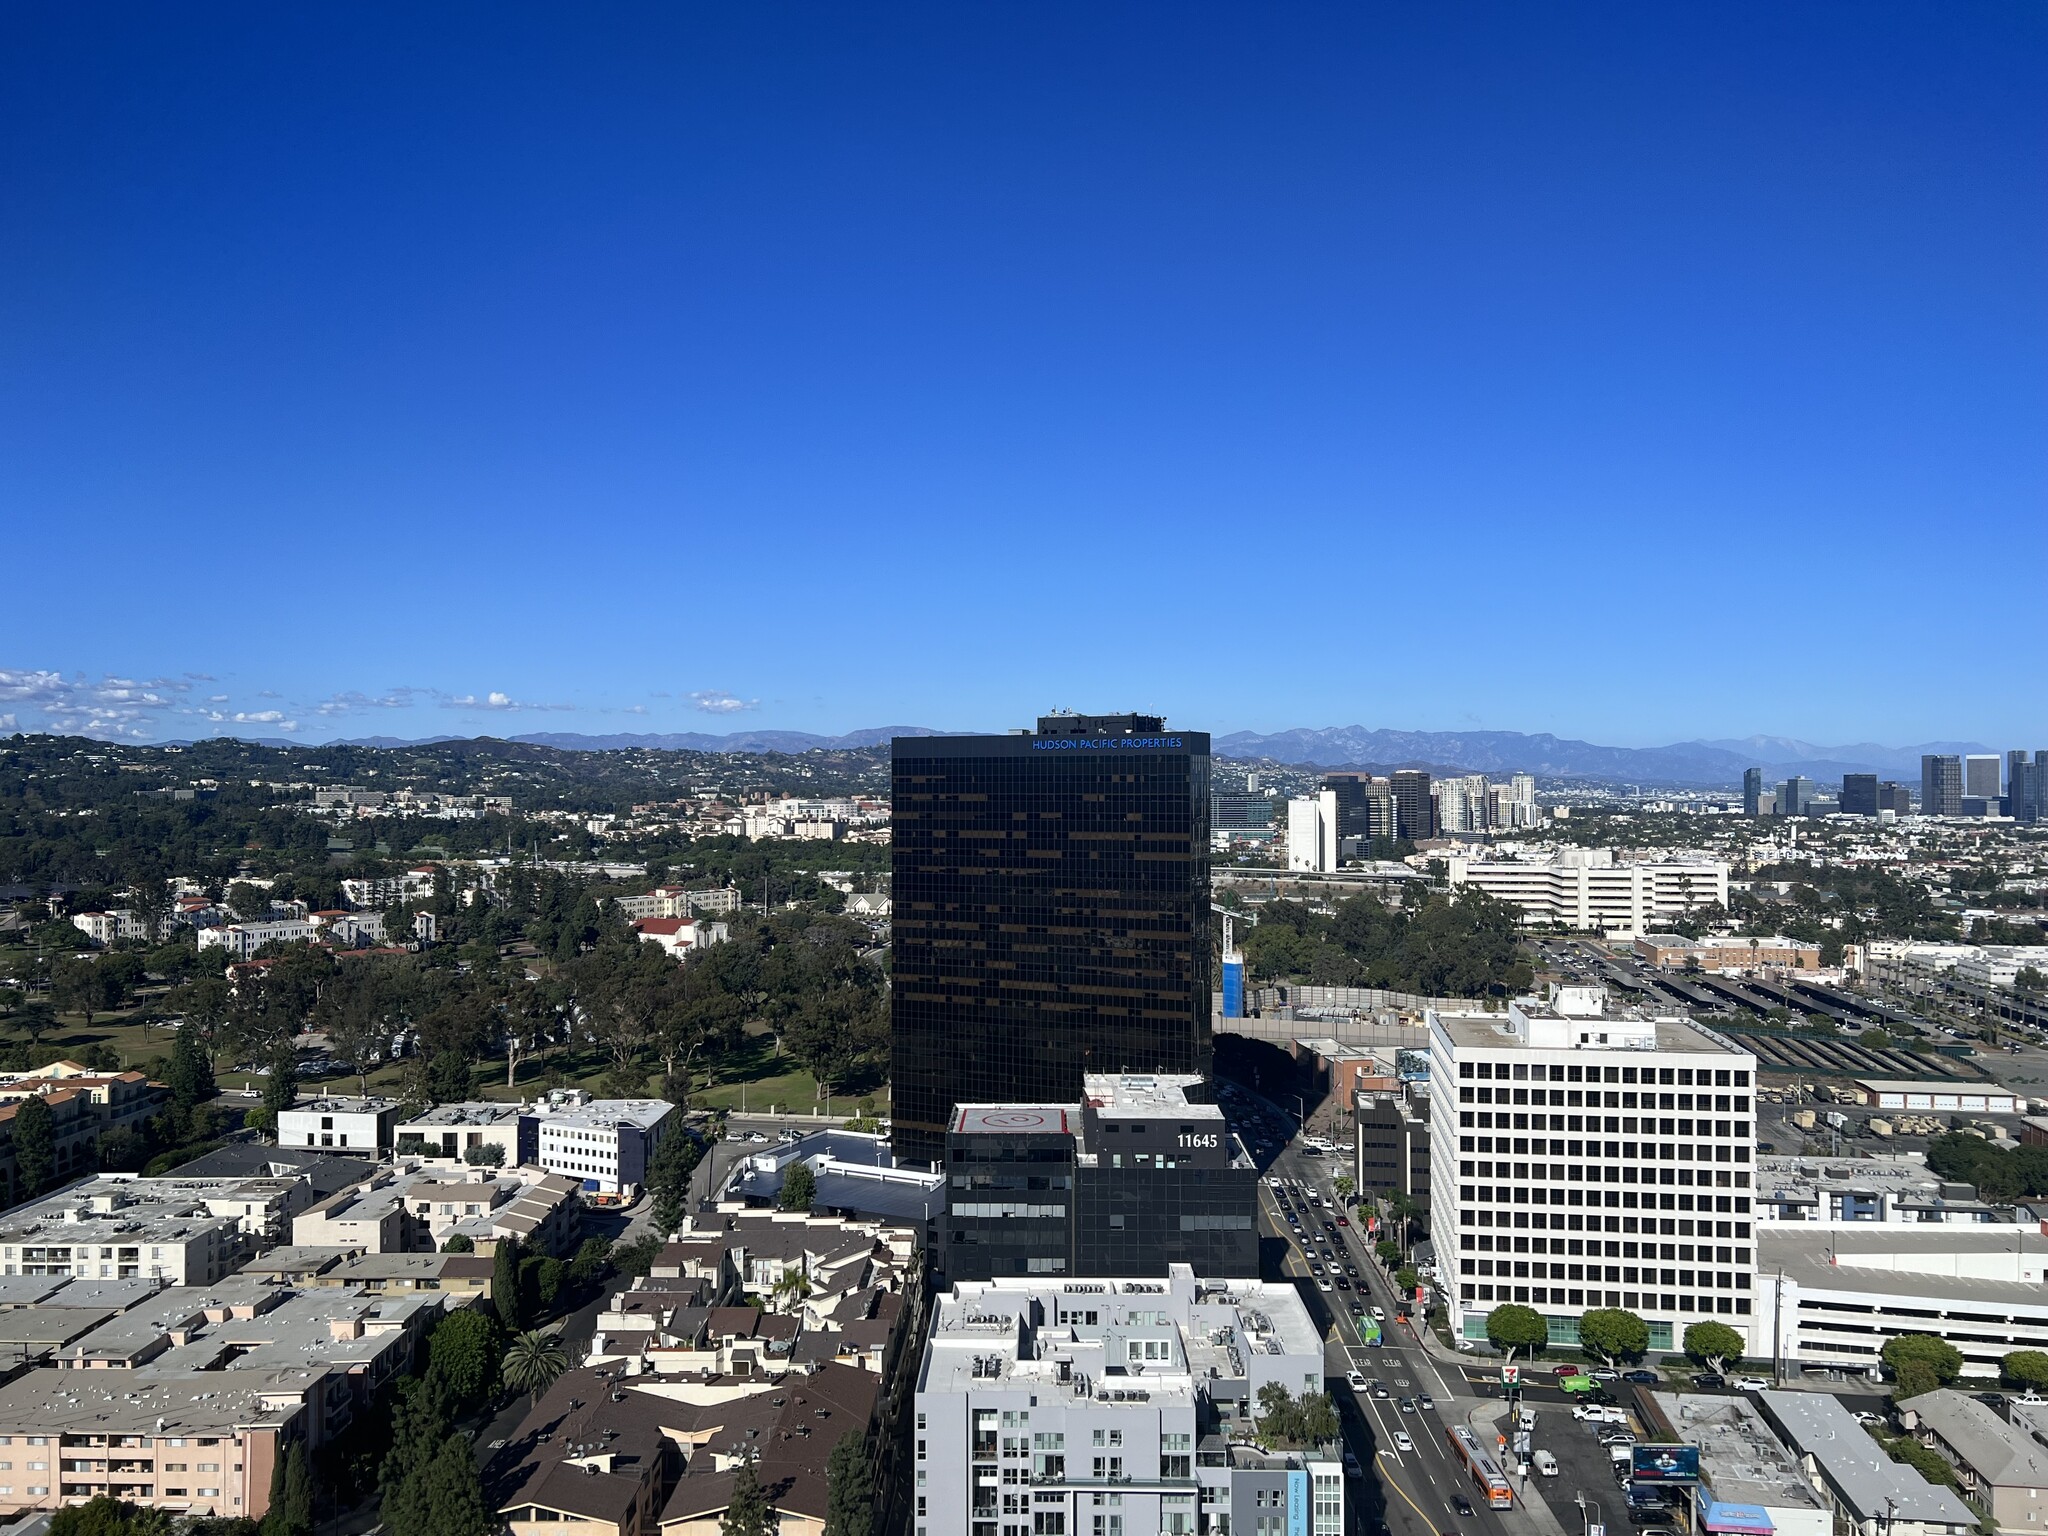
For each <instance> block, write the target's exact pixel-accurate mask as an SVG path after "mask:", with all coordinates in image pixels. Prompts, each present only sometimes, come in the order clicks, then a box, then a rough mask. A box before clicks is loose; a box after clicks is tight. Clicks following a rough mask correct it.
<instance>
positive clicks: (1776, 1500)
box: [1649, 1392, 1834, 1536]
mask: <svg viewBox="0 0 2048 1536" xmlns="http://www.w3.org/2000/svg"><path fill="white" fill-rule="evenodd" d="M1649 1400H1650V1405H1651V1407H1652V1408H1653V1409H1654V1411H1655V1414H1656V1416H1657V1418H1658V1419H1661V1421H1662V1422H1661V1423H1655V1422H1653V1423H1652V1424H1651V1426H1650V1427H1651V1428H1652V1429H1660V1430H1663V1431H1665V1432H1666V1433H1668V1434H1669V1436H1670V1438H1671V1439H1672V1440H1674V1441H1677V1442H1678V1443H1679V1444H1682V1445H1697V1446H1698V1447H1699V1448H1700V1480H1699V1485H1698V1486H1697V1487H1696V1488H1695V1489H1694V1490H1693V1512H1694V1518H1693V1529H1694V1530H1695V1531H1700V1532H1707V1533H1711V1536H1833V1531H1834V1519H1833V1513H1832V1511H1831V1510H1830V1509H1829V1507H1828V1504H1827V1502H1826V1501H1825V1500H1824V1499H1822V1497H1821V1496H1820V1493H1819V1491H1818V1490H1817V1489H1816V1488H1815V1487H1814V1486H1813V1484H1812V1483H1811V1482H1809V1481H1808V1480H1807V1477H1806V1474H1805V1472H1804V1471H1803V1470H1802V1469H1801V1468H1800V1465H1799V1458H1798V1456H1796V1455H1795V1454H1794V1453H1793V1452H1792V1451H1791V1450H1789V1449H1788V1448H1787V1447H1786V1446H1785V1444H1784V1442H1782V1441H1781V1440H1779V1439H1778V1437H1777V1434H1776V1433H1775V1432H1774V1431H1773V1430H1772V1428H1771V1426H1770V1425H1769V1424H1767V1423H1765V1422H1764V1418H1763V1415H1762V1414H1760V1413H1758V1412H1757V1409H1756V1406H1755V1404H1753V1403H1751V1402H1750V1401H1749V1399H1748V1398H1746V1397H1721V1396H1718V1395H1717V1396H1712V1397H1708V1396H1702V1395H1698V1394H1692V1393H1684V1394H1681V1393H1675V1392H1653V1393H1650V1394H1649Z"/></svg>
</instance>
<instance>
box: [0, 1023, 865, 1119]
mask: <svg viewBox="0 0 2048 1536" xmlns="http://www.w3.org/2000/svg"><path fill="white" fill-rule="evenodd" d="M0 1025H4V1020H0ZM175 1038H176V1035H175V1032H174V1031H172V1030H167V1029H152V1030H150V1031H148V1032H147V1035H146V1036H145V1033H144V1031H143V1029H142V1027H141V1026H140V1025H138V1024H132V1023H130V1022H129V1016H128V1015H126V1014H111V1013H106V1014H96V1015H94V1017H93V1021H92V1024H91V1026H90V1027H88V1026H87V1025H86V1023H85V1020H84V1018H83V1017H82V1016H81V1015H79V1014H75V1013H74V1014H59V1015H58V1016H57V1024H56V1027H55V1028H54V1029H51V1030H49V1031H47V1032H46V1033H45V1034H44V1035H43V1038H42V1043H41V1049H40V1050H39V1051H38V1052H37V1055H38V1058H39V1061H55V1060H57V1059H58V1058H60V1057H63V1056H67V1055H75V1054H77V1053H78V1052H79V1051H80V1050H82V1049H83V1048H84V1047H86V1046H88V1045H110V1046H112V1047H113V1048H114V1049H115V1050H116V1051H118V1052H119V1053H120V1057H121V1064H122V1066H123V1067H129V1066H140V1065H141V1064H142V1063H143V1062H146V1061H149V1060H151V1059H152V1058H155V1057H160V1056H169V1055H170V1053H171V1042H172V1040H173V1039H175ZM232 1065H233V1064H232V1063H228V1062H224V1063H222V1064H221V1067H220V1070H219V1071H218V1072H217V1074H216V1076H217V1078H218V1080H219V1083H220V1086H221V1087H222V1088H223V1089H232V1088H243V1087H247V1086H251V1085H260V1084H261V1082H262V1079H261V1078H253V1077H249V1076H247V1075H245V1074H243V1073H240V1072H235V1071H232V1070H230V1068H231V1067H232ZM610 1067H611V1059H610V1057H609V1056H607V1055H606V1054H605V1053H604V1052H602V1051H598V1050H584V1051H582V1052H579V1053H576V1054H574V1055H569V1054H566V1053H562V1052H557V1053H556V1054H555V1055H554V1056H552V1057H550V1058H549V1059H548V1060H547V1061H545V1062H541V1061H531V1060H529V1061H522V1062H521V1063H520V1064H519V1082H518V1086H516V1087H507V1086H506V1083H505V1063H504V1060H503V1059H502V1058H500V1059H498V1060H496V1061H485V1062H480V1063H479V1064H478V1065H477V1066H476V1067H475V1068H474V1069H473V1071H472V1072H471V1074H470V1080H471V1083H472V1085H473V1086H472V1090H471V1091H472V1093H473V1095H474V1096H475V1097H476V1098H479V1099H498V1100H508V1101H509V1100H518V1099H522V1098H524V1099H532V1098H538V1097H539V1096H540V1095H541V1094H542V1093H543V1092H544V1091H545V1089H546V1084H545V1083H544V1081H543V1079H544V1078H545V1077H546V1075H547V1073H548V1071H549V1069H550V1068H554V1069H557V1070H559V1071H560V1073H561V1074H562V1080H563V1082H564V1083H565V1085H566V1086H568V1087H572V1088H591V1089H593V1090H594V1089H595V1088H596V1087H597V1083H598V1079H600V1078H602V1077H603V1076H604V1075H605V1074H606V1072H607V1071H608V1070H609V1069H610ZM404 1073H405V1069H404V1064H402V1063H386V1064H385V1065H383V1066H381V1067H379V1068H377V1069H376V1070H375V1071H374V1072H372V1073H370V1075H369V1081H368V1087H369V1090H370V1092H372V1093H383V1094H388V1095H393V1096H395V1095H396V1094H397V1093H398V1091H399V1088H400V1086H401V1084H402V1081H403V1078H404ZM713 1076H714V1074H713V1073H710V1072H705V1071H699V1072H698V1073H697V1074H696V1080H695V1083H694V1085H693V1087H692V1090H691V1094H690V1098H691V1102H692V1103H693V1104H695V1105H697V1106H698V1107H700V1108H703V1109H732V1110H739V1109H747V1110H757V1111H758V1110H768V1109H770V1108H778V1107H779V1108H781V1109H784V1110H787V1111H789V1112H790V1113H793V1114H822V1113H824V1112H825V1110H826V1107H827V1101H826V1100H824V1099H822V1098H819V1097H818V1085H817V1080H816V1079H814V1078H813V1077H812V1076H811V1075H810V1073H808V1072H806V1071H804V1070H803V1069H802V1068H800V1067H798V1066H797V1065H796V1063H795V1062H793V1061H791V1060H790V1059H789V1058H788V1057H786V1056H784V1057H779V1058H778V1057H777V1056H775V1054H774V1037H773V1036H772V1035H771V1034H770V1033H769V1032H768V1031H767V1030H766V1029H754V1030H750V1031H749V1032H748V1034H747V1039H746V1044H745V1046H744V1048H743V1049H741V1050H740V1051H738V1052H737V1053H735V1054H734V1055H732V1056H730V1057H727V1058H724V1059H722V1060H720V1061H719V1062H717V1063H716V1071H715V1078H716V1081H713ZM356 1083H357V1080H356V1078H355V1077H354V1076H353V1075H352V1074H351V1075H348V1076H342V1077H330V1078H322V1079H314V1078H307V1079H305V1080H304V1085H305V1086H306V1087H308V1088H313V1087H320V1088H324V1089H326V1090H328V1091H329V1092H332V1093H347V1094H352V1093H354V1092H356ZM659 1090H660V1082H659V1068H658V1067H655V1068H651V1069H650V1071H649V1074H648V1083H647V1088H646V1092H647V1093H648V1094H649V1095H650V1096H652V1095H653V1094H655V1093H657V1092H659ZM862 1099H872V1100H874V1103H875V1111H876V1113H877V1114H883V1115H886V1114H888V1112H889V1085H888V1084H887V1083H886V1082H885V1083H879V1084H863V1085H861V1086H859V1087H858V1088H856V1089H855V1090H854V1091H850V1092H845V1093H839V1092H835V1093H834V1094H833V1095H832V1098H831V1101H830V1109H831V1113H832V1114H833V1115H835V1116H842V1117H845V1118H848V1119H851V1118H852V1117H853V1116H854V1115H855V1114H857V1113H858V1112H859V1107H860V1101H861V1100H862Z"/></svg>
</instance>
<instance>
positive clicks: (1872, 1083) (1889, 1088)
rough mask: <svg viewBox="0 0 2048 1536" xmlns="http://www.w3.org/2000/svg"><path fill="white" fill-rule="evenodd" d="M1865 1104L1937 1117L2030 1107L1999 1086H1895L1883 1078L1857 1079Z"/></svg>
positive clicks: (2001, 1112) (2013, 1112) (2004, 1112)
mask: <svg viewBox="0 0 2048 1536" xmlns="http://www.w3.org/2000/svg"><path fill="white" fill-rule="evenodd" d="M1856 1086H1857V1087H1858V1088H1860V1089H1862V1090H1863V1102H1864V1103H1865V1104H1869V1105H1871V1106H1872V1107H1874V1108H1877V1109H1924V1110H1930V1111H1932V1112H1934V1113H1935V1114H1943V1113H1961V1114H1972V1113H1974V1114H1980V1115H2017V1114H2019V1113H2021V1112H2022V1111H2024V1110H2025V1109H2026V1107H2027V1101H2026V1098H2025V1096H2024V1095H2021V1094H2016V1093H2011V1092H2008V1091H2007V1090H2006V1089H2003V1088H2001V1087H1999V1086H1998V1085H1997V1084H1996V1083H1962V1082H1955V1081H1947V1082H1929V1083H1894V1082H1888V1081H1886V1080H1884V1079H1882V1078H1871V1077H1865V1078H1858V1079H1857V1080H1856Z"/></svg>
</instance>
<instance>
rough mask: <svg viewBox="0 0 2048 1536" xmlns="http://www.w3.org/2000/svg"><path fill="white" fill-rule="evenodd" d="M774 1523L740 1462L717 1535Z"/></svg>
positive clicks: (763, 1534)
mask: <svg viewBox="0 0 2048 1536" xmlns="http://www.w3.org/2000/svg"><path fill="white" fill-rule="evenodd" d="M775 1525H776V1520H775V1511H774V1510H772V1509H771V1508H769V1505H768V1495H767V1492H766V1491H765V1490H764V1489H763V1488H762V1487H761V1479H760V1478H759V1477H757V1476H755V1475H754V1464H753V1463H752V1462H751V1461H743V1462H741V1463H740V1465H739V1470H738V1471H737V1472H735V1473H733V1477H732V1493H731V1495H730V1496H729V1500H728V1502H727V1504H726V1506H725V1516H724V1518H723V1519H721V1520H720V1521H719V1522H718V1533H719V1536H775ZM400 1536H404V1533H400Z"/></svg>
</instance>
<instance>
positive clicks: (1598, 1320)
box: [1579, 1307, 1650, 1366]
mask: <svg viewBox="0 0 2048 1536" xmlns="http://www.w3.org/2000/svg"><path fill="white" fill-rule="evenodd" d="M1579 1343H1581V1344H1582V1345H1584V1346H1585V1347H1586V1348H1587V1349H1590V1350H1591V1351H1593V1353H1594V1354H1596V1355H1598V1356H1599V1357H1600V1358H1601V1360H1602V1361H1604V1362H1605V1363H1606V1364H1608V1365H1610V1366H1611V1365H1616V1364H1619V1363H1620V1362H1621V1361H1623V1360H1640V1359H1642V1358H1643V1355H1644V1354H1645V1352H1647V1351H1648V1349H1649V1347H1650V1325H1649V1324H1648V1323H1646V1322H1644V1321H1643V1320H1642V1319H1641V1318H1640V1317H1638V1316H1636V1314H1635V1313H1633V1312H1628V1311H1624V1310H1623V1309H1622V1308H1620V1307H1596V1308H1594V1310H1592V1311H1591V1312H1587V1313H1585V1314H1584V1315H1582V1316H1581V1317H1580V1318H1579Z"/></svg>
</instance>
